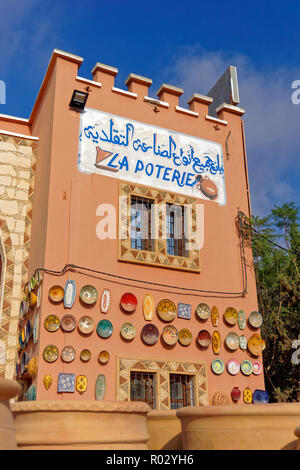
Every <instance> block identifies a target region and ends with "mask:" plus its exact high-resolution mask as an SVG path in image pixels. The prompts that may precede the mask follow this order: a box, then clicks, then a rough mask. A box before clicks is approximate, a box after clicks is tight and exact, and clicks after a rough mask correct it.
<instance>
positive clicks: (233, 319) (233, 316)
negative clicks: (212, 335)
mask: <svg viewBox="0 0 300 470" xmlns="http://www.w3.org/2000/svg"><path fill="white" fill-rule="evenodd" d="M224 318H225V320H226V321H227V323H228V324H229V325H236V323H237V321H238V312H237V310H236V309H235V308H234V307H228V308H226V310H225V313H224Z"/></svg>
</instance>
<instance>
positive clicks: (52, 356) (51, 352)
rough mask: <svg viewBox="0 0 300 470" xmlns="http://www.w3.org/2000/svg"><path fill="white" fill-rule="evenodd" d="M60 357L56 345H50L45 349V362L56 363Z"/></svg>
mask: <svg viewBox="0 0 300 470" xmlns="http://www.w3.org/2000/svg"><path fill="white" fill-rule="evenodd" d="M58 355H59V351H58V347H57V346H55V345H54V344H48V346H46V347H45V348H44V351H43V358H44V359H45V361H47V362H54V361H56V359H57V358H58Z"/></svg>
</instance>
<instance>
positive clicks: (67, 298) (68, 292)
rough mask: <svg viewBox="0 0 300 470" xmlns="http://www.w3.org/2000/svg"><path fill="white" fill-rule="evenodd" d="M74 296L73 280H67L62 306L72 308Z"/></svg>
mask: <svg viewBox="0 0 300 470" xmlns="http://www.w3.org/2000/svg"><path fill="white" fill-rule="evenodd" d="M75 297H76V284H75V281H72V280H68V281H67V282H66V285H65V295H64V307H65V308H72V307H73V304H74V302H75Z"/></svg>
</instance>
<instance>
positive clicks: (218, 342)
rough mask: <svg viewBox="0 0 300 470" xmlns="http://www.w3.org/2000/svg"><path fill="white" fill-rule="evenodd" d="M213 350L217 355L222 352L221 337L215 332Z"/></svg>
mask: <svg viewBox="0 0 300 470" xmlns="http://www.w3.org/2000/svg"><path fill="white" fill-rule="evenodd" d="M212 348H213V352H214V353H215V354H220V351H221V335H220V333H219V332H218V331H214V332H213V335H212Z"/></svg>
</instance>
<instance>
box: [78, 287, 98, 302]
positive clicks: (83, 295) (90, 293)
mask: <svg viewBox="0 0 300 470" xmlns="http://www.w3.org/2000/svg"><path fill="white" fill-rule="evenodd" d="M79 297H80V300H81V301H82V302H83V303H84V304H86V305H92V304H94V303H95V302H96V301H97V299H98V292H97V289H96V288H95V287H94V286H90V285H86V286H83V287H82V288H81V289H80V293H79Z"/></svg>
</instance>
